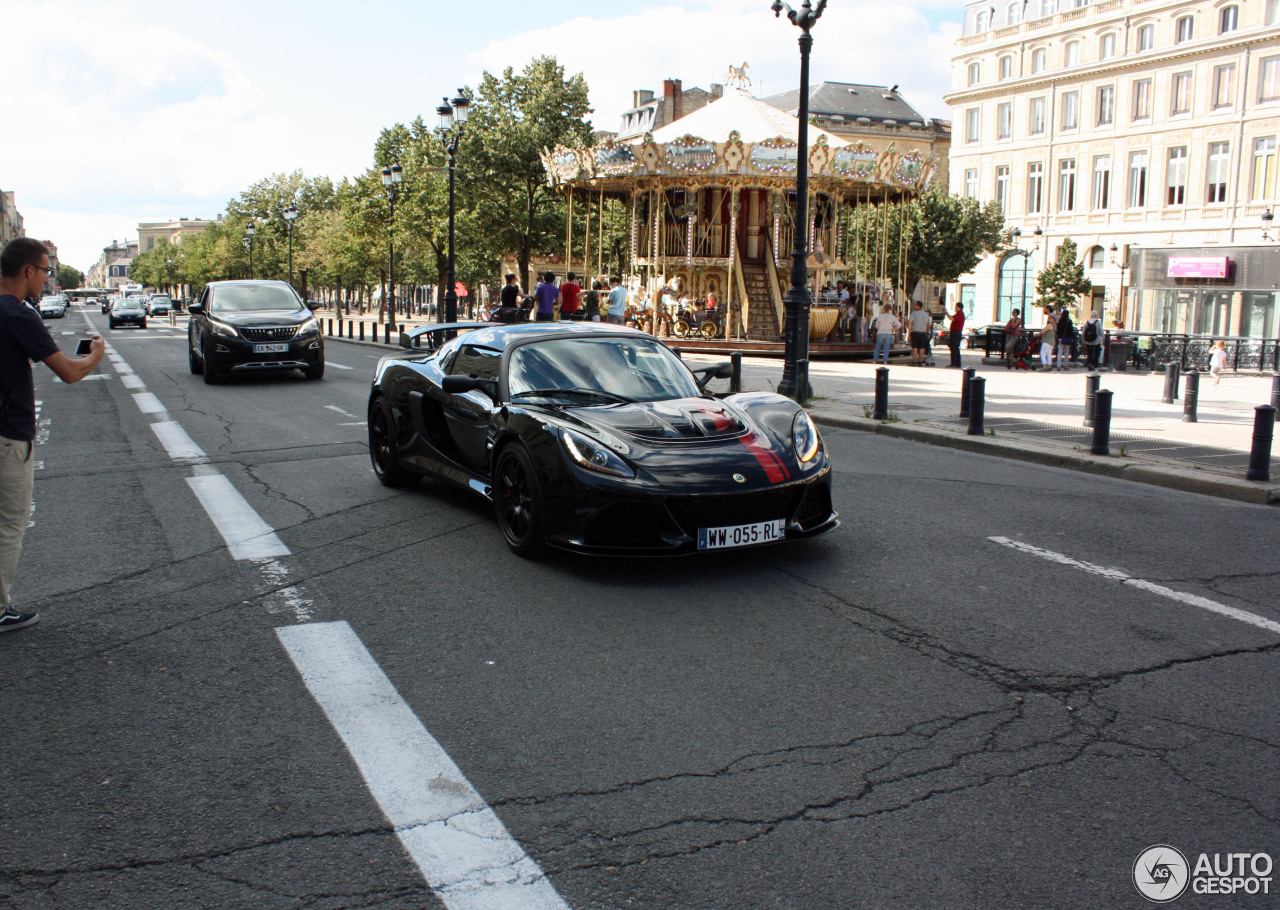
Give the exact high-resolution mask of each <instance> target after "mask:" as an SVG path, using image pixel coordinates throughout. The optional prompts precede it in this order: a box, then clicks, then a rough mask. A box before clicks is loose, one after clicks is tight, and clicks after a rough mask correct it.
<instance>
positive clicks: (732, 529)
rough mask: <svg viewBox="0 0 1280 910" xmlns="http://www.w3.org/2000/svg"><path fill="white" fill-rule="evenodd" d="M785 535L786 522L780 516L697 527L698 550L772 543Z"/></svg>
mask: <svg viewBox="0 0 1280 910" xmlns="http://www.w3.org/2000/svg"><path fill="white" fill-rule="evenodd" d="M786 536H787V523H786V521H784V520H783V519H781V518H778V519H776V520H774V521H757V522H756V523H755V524H749V525H728V526H726V527H723V528H699V529H698V549H699V550H725V549H729V548H730V547H749V546H752V545H753V544H758V543H773V542H774V541H778V540H782V539H784V538H785V537H786Z"/></svg>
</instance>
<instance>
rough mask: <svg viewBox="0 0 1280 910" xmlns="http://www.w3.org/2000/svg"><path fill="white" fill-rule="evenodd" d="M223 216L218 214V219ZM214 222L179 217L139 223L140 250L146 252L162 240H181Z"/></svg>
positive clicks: (172, 241) (171, 241)
mask: <svg viewBox="0 0 1280 910" xmlns="http://www.w3.org/2000/svg"><path fill="white" fill-rule="evenodd" d="M221 220H222V216H221V215H219V216H218V221H221ZM211 224H214V222H212V221H207V220H204V219H201V218H179V219H178V220H177V221H149V222H143V223H141V224H139V225H138V251H139V252H142V253H145V252H146V251H147V250H150V249H154V248H155V245H156V244H157V243H159V242H160V241H161V240H167V241H169V242H170V243H172V244H177V243H179V242H181V240H182V238H183V237H185V236H187V235H189V234H199V233H200V232H201V231H203V230H204V229H205V228H206V227H208V226H209V225H211Z"/></svg>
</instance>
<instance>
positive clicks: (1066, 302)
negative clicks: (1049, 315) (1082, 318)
mask: <svg viewBox="0 0 1280 910" xmlns="http://www.w3.org/2000/svg"><path fill="white" fill-rule="evenodd" d="M1092 288H1093V282H1091V281H1090V280H1089V279H1088V278H1086V277H1085V274H1084V263H1082V262H1077V261H1076V244H1075V241H1074V240H1072V239H1071V238H1070V237H1067V238H1066V239H1065V240H1063V241H1062V246H1060V247H1058V258H1057V259H1056V260H1054V263H1053V265H1051V266H1049V267H1048V268H1047V269H1045V270H1044V271H1042V272H1041V273H1040V277H1039V278H1037V279H1036V294H1037V295H1038V297H1039V304H1040V305H1041V306H1051V307H1055V308H1056V307H1059V306H1064V307H1074V306H1075V305H1076V303H1077V301H1078V300H1079V298H1080V295H1081V294H1085V293H1088V292H1089V291H1090V290H1091V289H1092Z"/></svg>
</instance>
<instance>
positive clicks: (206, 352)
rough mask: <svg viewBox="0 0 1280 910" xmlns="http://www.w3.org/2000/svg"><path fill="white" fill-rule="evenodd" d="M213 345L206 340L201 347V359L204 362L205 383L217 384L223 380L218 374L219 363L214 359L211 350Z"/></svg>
mask: <svg viewBox="0 0 1280 910" xmlns="http://www.w3.org/2000/svg"><path fill="white" fill-rule="evenodd" d="M212 347H213V345H212V344H210V343H209V342H206V343H205V345H204V347H203V348H202V349H201V353H202V356H201V358H200V359H201V360H202V361H203V362H204V384H205V385H217V384H218V383H219V382H221V381H222V377H221V376H220V375H219V374H218V365H217V363H216V361H215V360H214V356H213V351H211V350H210V348H212Z"/></svg>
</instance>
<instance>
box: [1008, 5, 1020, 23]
mask: <svg viewBox="0 0 1280 910" xmlns="http://www.w3.org/2000/svg"><path fill="white" fill-rule="evenodd" d="M1007 21H1008V23H1009V25H1017V24H1018V23H1019V22H1021V21H1022V2H1021V0H1018V2H1017V3H1010V4H1009V13H1008V20H1007Z"/></svg>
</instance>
